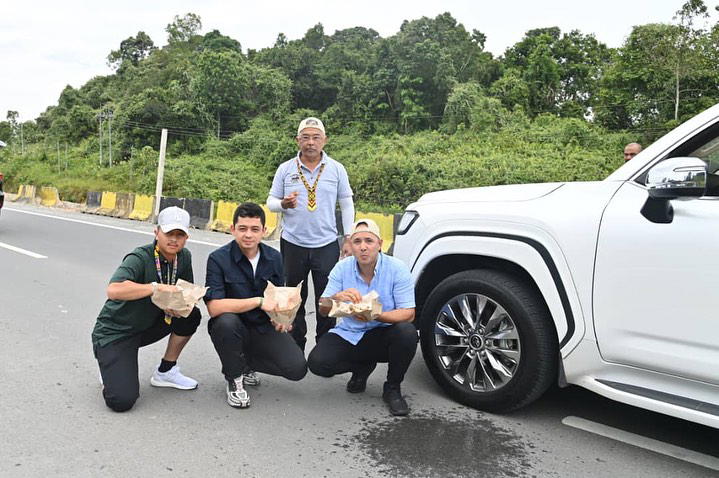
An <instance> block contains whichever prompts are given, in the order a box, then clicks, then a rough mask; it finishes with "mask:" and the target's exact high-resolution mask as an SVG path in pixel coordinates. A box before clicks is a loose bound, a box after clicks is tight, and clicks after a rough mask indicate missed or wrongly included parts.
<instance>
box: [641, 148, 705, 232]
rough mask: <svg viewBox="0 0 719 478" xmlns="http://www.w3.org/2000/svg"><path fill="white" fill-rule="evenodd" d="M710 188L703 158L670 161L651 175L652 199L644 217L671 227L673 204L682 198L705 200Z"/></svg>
mask: <svg viewBox="0 0 719 478" xmlns="http://www.w3.org/2000/svg"><path fill="white" fill-rule="evenodd" d="M706 189H707V165H706V163H705V162H704V161H702V160H701V159H699V158H689V157H686V158H669V159H667V160H664V161H662V162H661V163H659V164H657V165H656V166H654V167H653V168H651V169H650V170H649V173H648V174H647V191H648V192H649V197H648V198H647V200H646V202H645V203H644V206H643V207H642V211H641V212H642V216H644V217H645V218H647V219H648V220H650V221H651V222H654V223H657V224H670V223H671V222H672V221H673V220H674V208H673V207H672V205H671V203H670V202H669V201H670V200H671V199H677V198H681V197H701V196H704V194H706Z"/></svg>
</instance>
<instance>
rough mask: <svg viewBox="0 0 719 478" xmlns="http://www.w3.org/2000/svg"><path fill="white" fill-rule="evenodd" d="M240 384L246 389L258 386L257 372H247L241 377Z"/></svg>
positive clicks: (258, 377)
mask: <svg viewBox="0 0 719 478" xmlns="http://www.w3.org/2000/svg"><path fill="white" fill-rule="evenodd" d="M242 383H243V384H245V385H247V386H248V387H256V386H258V385H259V384H260V376H259V375H257V372H254V371H249V372H247V373H246V374H244V375H243V376H242Z"/></svg>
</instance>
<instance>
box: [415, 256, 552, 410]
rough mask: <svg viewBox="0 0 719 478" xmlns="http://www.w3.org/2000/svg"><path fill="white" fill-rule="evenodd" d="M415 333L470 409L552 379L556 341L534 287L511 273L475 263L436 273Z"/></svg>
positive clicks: (506, 404)
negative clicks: (447, 273)
mask: <svg viewBox="0 0 719 478" xmlns="http://www.w3.org/2000/svg"><path fill="white" fill-rule="evenodd" d="M467 317H469V318H470V319H469V320H467ZM472 323H473V325H474V327H472ZM420 336H421V345H422V354H423V356H424V361H425V363H426V364H427V366H428V368H429V370H430V372H431V374H432V376H433V377H434V379H435V380H436V381H437V383H439V385H440V386H441V387H442V388H443V389H444V390H445V391H446V392H447V394H448V395H449V396H451V397H452V398H454V399H455V400H457V401H458V402H460V403H463V404H465V405H468V406H471V407H473V408H478V409H480V410H486V411H489V412H496V413H502V412H509V411H512V410H516V409H518V408H521V407H522V406H525V405H527V404H529V403H531V402H532V401H534V400H536V399H537V398H539V397H540V396H541V395H542V393H544V392H545V391H546V390H547V388H549V386H550V385H551V384H552V383H553V382H556V378H557V372H558V354H559V346H558V341H557V333H556V330H555V328H554V324H553V322H552V320H551V316H550V314H549V310H548V309H547V306H546V304H545V303H544V300H543V299H542V297H541V296H540V294H539V292H538V291H537V290H536V289H535V288H534V287H532V286H530V285H529V284H527V283H526V281H524V280H522V279H520V278H518V277H515V276H513V275H511V274H508V273H505V272H500V271H496V270H489V269H478V270H469V271H464V272H460V273H457V274H454V275H452V276H450V277H447V278H446V279H444V280H443V281H442V282H440V283H439V285H437V286H436V287H435V288H434V290H433V291H432V292H431V293H430V295H429V297H428V298H427V301H426V302H425V305H424V307H423V309H422V315H421V317H420Z"/></svg>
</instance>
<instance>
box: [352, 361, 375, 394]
mask: <svg viewBox="0 0 719 478" xmlns="http://www.w3.org/2000/svg"><path fill="white" fill-rule="evenodd" d="M376 366H377V364H376V363H371V364H367V366H365V367H363V368H362V370H358V371H356V372H352V377H351V378H350V380H349V382H347V391H348V392H349V393H362V392H364V391H365V389H366V388H367V379H368V378H369V376H370V374H372V372H373V371H374V369H375V367H376Z"/></svg>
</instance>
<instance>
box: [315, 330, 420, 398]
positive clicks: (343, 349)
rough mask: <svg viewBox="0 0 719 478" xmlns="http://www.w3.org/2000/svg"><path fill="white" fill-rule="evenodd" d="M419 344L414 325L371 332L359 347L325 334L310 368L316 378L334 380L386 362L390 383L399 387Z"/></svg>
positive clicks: (365, 335)
mask: <svg viewBox="0 0 719 478" xmlns="http://www.w3.org/2000/svg"><path fill="white" fill-rule="evenodd" d="M417 341H418V337H417V329H416V328H415V326H414V324H412V323H411V322H400V323H397V324H392V325H390V326H389V327H377V328H375V329H372V330H370V331H369V332H366V333H365V334H364V336H362V339H361V340H360V341H359V342H358V343H357V345H352V344H351V343H349V342H348V341H346V340H345V339H343V338H342V337H340V336H339V335H337V334H334V333H332V334H325V335H323V336H322V338H320V340H319V342H318V343H317V345H316V346H315V348H314V349H312V352H310V356H309V358H308V359H307V365H308V366H309V368H310V371H311V372H312V373H314V374H315V375H319V376H321V377H332V376H333V375H337V374H340V373H347V372H354V371H360V370H366V369H367V368H368V366H371V365H373V364H375V363H377V362H387V363H388V369H387V382H389V383H391V384H396V385H399V384H400V383H402V381H403V380H404V374H405V373H406V372H407V369H408V368H409V364H410V363H412V358H414V354H415V352H416V351H417Z"/></svg>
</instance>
